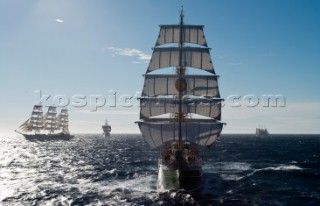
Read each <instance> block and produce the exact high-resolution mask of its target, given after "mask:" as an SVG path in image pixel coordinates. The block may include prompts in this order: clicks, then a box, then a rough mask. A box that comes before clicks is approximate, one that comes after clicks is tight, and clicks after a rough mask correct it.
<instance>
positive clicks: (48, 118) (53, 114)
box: [44, 106, 57, 133]
mask: <svg viewBox="0 0 320 206" xmlns="http://www.w3.org/2000/svg"><path fill="white" fill-rule="evenodd" d="M56 118H57V111H56V107H53V106H50V107H49V108H48V111H47V113H46V114H45V115H44V129H45V130H48V131H49V132H50V133H53V132H54V131H55V130H57V121H56Z"/></svg>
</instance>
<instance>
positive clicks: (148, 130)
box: [138, 120, 223, 147]
mask: <svg viewBox="0 0 320 206" xmlns="http://www.w3.org/2000/svg"><path fill="white" fill-rule="evenodd" d="M138 124H139V127H140V130H141V132H142V136H143V137H144V139H145V140H146V141H147V143H148V144H149V145H150V146H151V147H159V146H160V145H162V144H163V143H165V142H168V141H178V140H179V134H178V132H179V122H170V121H164V122H161V121H159V122H138ZM222 126H223V124H222V123H220V122H203V121H201V120H193V121H186V122H182V123H181V132H182V134H181V137H182V140H183V141H189V142H194V143H197V144H199V145H203V146H210V145H212V144H213V143H214V142H215V140H216V139H217V137H218V136H219V134H220V132H221V130H222Z"/></svg>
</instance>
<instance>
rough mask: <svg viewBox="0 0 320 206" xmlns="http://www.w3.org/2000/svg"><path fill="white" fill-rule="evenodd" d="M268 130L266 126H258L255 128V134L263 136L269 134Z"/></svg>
mask: <svg viewBox="0 0 320 206" xmlns="http://www.w3.org/2000/svg"><path fill="white" fill-rule="evenodd" d="M269 135H270V134H269V132H268V129H267V128H266V127H263V126H260V127H258V128H256V136H257V137H265V136H269Z"/></svg>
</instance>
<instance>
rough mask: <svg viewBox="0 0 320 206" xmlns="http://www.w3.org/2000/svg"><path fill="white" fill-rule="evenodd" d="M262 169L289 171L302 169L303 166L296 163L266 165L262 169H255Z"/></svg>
mask: <svg viewBox="0 0 320 206" xmlns="http://www.w3.org/2000/svg"><path fill="white" fill-rule="evenodd" d="M262 170H273V171H290V170H303V168H301V167H298V166H296V165H280V166H278V167H266V168H262V169H257V171H262Z"/></svg>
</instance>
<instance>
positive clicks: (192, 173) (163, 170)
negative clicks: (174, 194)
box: [158, 164, 202, 190]
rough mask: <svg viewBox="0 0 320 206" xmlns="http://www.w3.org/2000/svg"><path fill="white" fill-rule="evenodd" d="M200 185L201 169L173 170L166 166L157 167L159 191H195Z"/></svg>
mask: <svg viewBox="0 0 320 206" xmlns="http://www.w3.org/2000/svg"><path fill="white" fill-rule="evenodd" d="M201 185H202V169H201V168H194V169H190V168H189V169H183V168H181V169H180V170H179V169H174V168H168V167H167V166H166V165H161V164H160V165H159V174H158V188H159V189H185V190H197V189H200V188H201Z"/></svg>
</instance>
